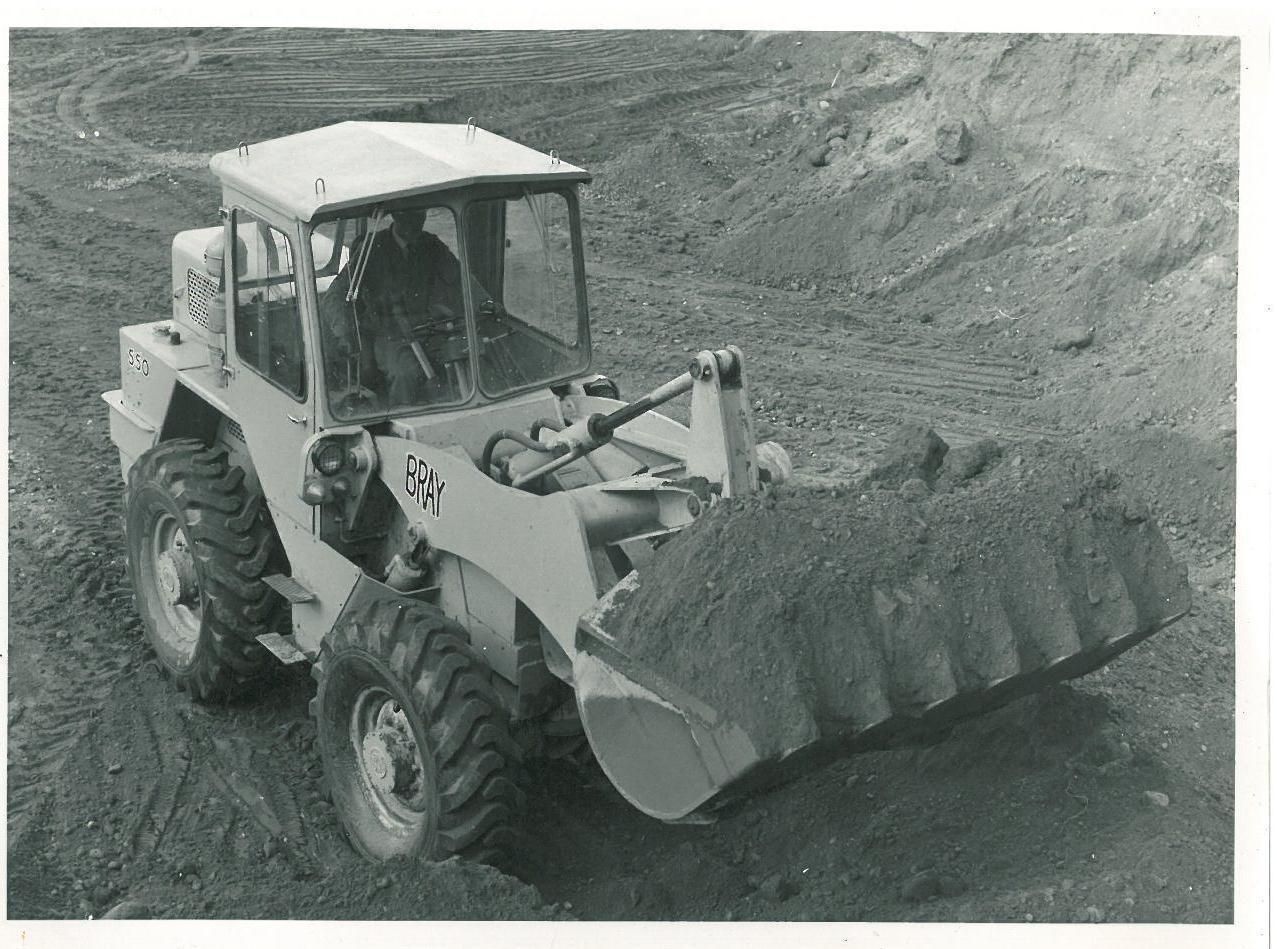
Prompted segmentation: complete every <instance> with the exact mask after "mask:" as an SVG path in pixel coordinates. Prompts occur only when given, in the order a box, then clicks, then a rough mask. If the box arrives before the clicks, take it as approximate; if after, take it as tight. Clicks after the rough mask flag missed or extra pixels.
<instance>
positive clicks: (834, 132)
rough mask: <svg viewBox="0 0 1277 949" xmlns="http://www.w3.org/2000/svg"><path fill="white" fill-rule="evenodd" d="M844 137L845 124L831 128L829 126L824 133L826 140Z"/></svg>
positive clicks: (845, 133)
mask: <svg viewBox="0 0 1277 949" xmlns="http://www.w3.org/2000/svg"><path fill="white" fill-rule="evenodd" d="M846 137H847V126H845V125H835V126H834V127H833V128H831V129H830V130H829V131H828V132H826V133H825V141H826V142H832V141H833V140H834V139H836V138H846Z"/></svg>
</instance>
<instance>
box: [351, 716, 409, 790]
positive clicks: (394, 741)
mask: <svg viewBox="0 0 1277 949" xmlns="http://www.w3.org/2000/svg"><path fill="white" fill-rule="evenodd" d="M360 752H361V754H362V756H363V764H364V769H365V771H366V772H367V774H368V778H369V780H370V781H371V782H372V784H373V786H374V787H375V788H376V789H377V790H378V791H380V792H381V793H382V794H395V795H400V796H403V795H405V794H410V793H411V792H412V790H413V788H414V785H415V784H416V783H417V782H418V779H419V776H420V775H419V772H420V766H419V765H418V763H417V755H416V747H415V746H414V745H413V742H412V740H411V739H410V738H409V737H408V736H406V735H405V734H404V733H403V732H402V731H400V730H399V729H398V728H396V727H394V726H393V725H384V724H383V725H381V726H380V727H378V728H377V729H376V730H374V731H371V732H369V733H368V734H367V735H365V736H364V740H363V742H362V745H361V747H360Z"/></svg>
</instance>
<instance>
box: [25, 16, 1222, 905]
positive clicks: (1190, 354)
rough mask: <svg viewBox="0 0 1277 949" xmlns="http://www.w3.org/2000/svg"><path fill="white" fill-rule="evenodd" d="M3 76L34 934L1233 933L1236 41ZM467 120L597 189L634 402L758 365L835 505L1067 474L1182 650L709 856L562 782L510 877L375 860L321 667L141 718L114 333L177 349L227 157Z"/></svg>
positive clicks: (144, 668) (1143, 658)
mask: <svg viewBox="0 0 1277 949" xmlns="http://www.w3.org/2000/svg"><path fill="white" fill-rule="evenodd" d="M9 80H10V87H9V88H10V113H9V163H10V164H9V173H10V194H9V200H10V204H9V226H10V272H9V275H10V366H9V371H10V395H11V403H10V404H11V408H10V446H9V447H10V471H9V484H10V488H9V497H8V502H9V523H10V533H9V590H10V601H9V644H10V653H9V744H8V749H9V755H8V763H9V771H8V775H9V777H8V781H9V785H8V787H9V796H8V801H9V810H8V825H7V826H8V881H9V886H8V914H9V916H10V917H11V918H32V917H43V918H85V917H89V916H100V915H102V914H103V913H104V912H105V911H107V910H108V909H110V908H111V907H112V906H116V905H117V904H119V903H120V902H121V901H124V900H130V901H134V902H136V903H138V904H142V905H143V906H144V909H138V911H139V912H146V913H148V914H150V915H156V916H164V917H219V918H225V917H252V918H279V917H293V918H334V917H335V918H444V917H462V918H536V917H541V918H566V917H576V918H581V919H716V920H721V919H778V920H816V919H823V920H878V921H881V920H949V921H955V920H958V921H961V920H984V921H1001V920H1009V921H1026V920H1029V921H1056V922H1070V921H1140V922H1149V921H1166V922H1213V923H1222V922H1228V921H1230V920H1231V919H1232V918H1233V912H1234V903H1233V895H1234V889H1233V886H1234V873H1233V849H1234V837H1233V834H1234V831H1233V828H1234V822H1233V812H1234V784H1233V780H1234V757H1233V748H1234V629H1233V599H1232V597H1233V592H1232V591H1233V583H1232V581H1233V570H1234V563H1235V561H1234V532H1235V524H1234V520H1233V511H1234V483H1235V471H1234V455H1235V439H1236V429H1235V422H1234V403H1235V399H1236V386H1235V372H1234V362H1235V347H1234V340H1235V312H1236V290H1235V287H1236V266H1237V167H1238V165H1237V157H1238V156H1237V142H1238V82H1239V62H1238V43H1237V41H1236V40H1232V39H1228V38H1212V37H1197V38H1183V37H1166V36H1162V37H1091V36H1059V35H1053V36H979V35H974V36H973V35H962V36H958V35H953V36H948V35H945V36H932V35H914V34H911V35H908V36H903V35H897V34H869V33H860V34H846V35H839V34H806V35H799V34H743V33H732V34H726V33H699V34H698V33H656V32H649V33H641V34H625V33H590V34H582V33H510V34H501V33H491V34H443V33H417V34H394V35H389V36H388V35H385V34H373V33H364V32H346V31H311V32H305V31H251V32H247V31H226V30H187V31H180V32H178V31H145V30H119V31H96V32H86V31H70V32H68V31H29V30H24V31H16V32H13V33H12V34H11V36H10V72H9ZM471 115H473V116H477V117H478V118H479V122H480V124H481V125H483V126H484V127H487V128H491V129H494V130H497V131H501V132H504V133H506V134H508V135H511V136H512V137H515V138H518V139H520V140H522V141H525V142H527V143H528V144H530V145H533V146H535V147H538V148H542V149H547V150H548V149H550V148H555V149H557V150H558V152H559V153H560V154H561V155H563V156H564V158H565V159H566V160H569V161H571V162H573V163H575V164H580V165H584V166H586V167H588V168H590V169H591V170H593V171H594V172H595V173H596V179H595V181H594V182H593V183H592V184H591V185H590V186H589V187H588V188H587V189H586V191H585V195H584V197H585V201H584V209H585V211H584V214H585V225H586V227H587V230H588V232H589V234H590V243H589V249H588V258H589V260H588V263H589V267H590V271H591V274H592V277H591V284H590V295H591V304H592V312H593V320H594V326H595V355H596V365H597V366H598V367H599V368H600V369H602V370H604V371H607V372H609V373H610V374H611V375H612V376H613V377H614V378H615V379H616V380H617V381H618V382H619V384H620V386H621V388H622V392H623V393H635V392H640V391H645V390H646V389H648V388H650V387H651V386H652V385H655V384H657V383H659V382H661V381H664V380H665V379H666V378H668V377H669V376H671V375H672V374H673V373H675V372H677V371H679V370H681V369H682V368H683V367H684V366H685V363H686V358H687V353H688V352H690V351H696V350H698V349H701V348H705V347H707V346H714V345H721V344H723V343H727V342H732V343H736V344H738V345H740V346H741V347H742V348H743V349H744V351H745V353H746V356H747V359H748V372H749V379H750V384H751V393H752V397H753V399H754V402H755V409H756V420H757V422H758V425H759V429H760V435H761V437H764V438H774V439H776V440H778V441H780V442H781V443H782V444H784V445H785V446H786V447H787V448H788V449H789V451H790V453H791V455H792V456H793V458H794V459H795V462H796V467H797V475H798V477H799V478H800V479H801V480H803V481H805V482H806V483H808V484H816V485H821V484H823V485H832V484H836V483H839V482H841V481H844V480H846V479H848V478H852V477H855V476H857V475H860V474H862V473H863V472H864V471H866V470H867V468H868V467H869V466H870V465H871V464H872V463H873V461H874V459H875V458H876V457H877V456H878V455H879V454H880V453H881V451H882V449H883V447H884V444H885V439H886V437H887V436H888V435H889V434H890V433H891V431H892V430H893V429H894V428H895V427H897V426H899V425H902V424H905V423H915V424H924V425H930V426H933V427H934V428H935V429H936V430H937V431H938V432H940V433H941V434H942V435H943V436H944V438H945V439H946V440H948V441H949V442H950V443H951V444H953V445H955V446H961V445H965V444H970V443H972V442H974V441H976V440H978V439H981V438H984V437H995V438H999V439H1025V438H1039V437H1040V438H1045V439H1047V440H1049V441H1051V442H1054V443H1060V444H1064V445H1067V446H1068V447H1070V448H1071V449H1074V450H1078V451H1082V452H1085V453H1087V454H1089V455H1091V456H1092V457H1093V458H1094V459H1095V460H1097V461H1098V462H1099V463H1101V464H1105V465H1108V466H1110V467H1112V468H1114V469H1115V470H1117V471H1118V472H1119V473H1120V475H1121V477H1122V478H1123V481H1124V482H1125V483H1127V484H1129V485H1138V486H1140V490H1141V491H1142V493H1143V494H1144V495H1145V496H1146V498H1147V499H1148V501H1149V504H1150V505H1151V508H1152V510H1153V511H1154V513H1155V515H1156V517H1157V519H1158V521H1159V523H1160V525H1161V527H1162V530H1163V532H1164V533H1165V535H1166V537H1167V540H1168V542H1169V544H1170V546H1171V550H1172V552H1173V553H1174V554H1175V556H1176V557H1177V558H1179V559H1180V560H1181V561H1182V562H1184V563H1185V564H1186V565H1187V566H1188V569H1189V577H1190V581H1191V583H1192V585H1193V596H1194V607H1193V611H1192V614H1191V615H1190V616H1189V617H1188V618H1186V619H1185V620H1183V621H1181V622H1179V623H1177V624H1175V625H1174V626H1172V627H1170V628H1168V629H1167V630H1165V631H1163V632H1161V633H1159V634H1158V635H1156V636H1155V637H1153V638H1152V639H1150V640H1149V641H1147V642H1146V643H1144V644H1142V645H1140V646H1139V647H1137V648H1135V649H1133V650H1132V651H1131V652H1129V653H1127V654H1125V655H1123V656H1121V657H1119V658H1118V659H1117V660H1115V661H1114V662H1112V663H1111V664H1109V665H1107V666H1105V667H1104V668H1103V669H1101V670H1099V671H1097V672H1096V673H1094V674H1092V675H1090V676H1088V677H1086V678H1084V679H1081V680H1078V681H1076V682H1074V683H1072V684H1069V685H1067V686H1060V687H1057V688H1054V689H1051V690H1049V691H1047V692H1046V693H1043V694H1041V695H1039V696H1036V697H1032V698H1029V699H1025V700H1023V701H1020V702H1017V703H1015V704H1014V705H1011V706H1008V707H1006V708H1004V709H1002V710H1000V711H998V712H996V713H994V714H991V715H989V716H986V717H984V718H981V719H978V720H974V721H972V722H970V723H968V724H965V725H963V726H961V727H960V728H958V729H957V730H956V731H955V733H954V735H953V736H952V737H951V738H950V739H949V740H948V741H946V742H943V743H941V744H937V745H935V746H934V747H931V748H926V749H922V750H911V751H886V752H875V753H868V754H863V755H859V756H856V757H853V758H849V759H846V760H844V761H841V762H839V763H836V764H834V765H830V766H829V767H827V768H825V769H823V770H821V771H818V772H816V773H813V774H810V775H808V776H806V777H804V778H803V779H802V780H800V781H798V782H796V783H794V784H791V785H788V786H786V787H783V788H780V789H777V790H774V791H772V792H769V793H767V794H763V795H760V796H758V797H756V798H754V799H752V800H751V801H749V802H748V803H747V804H745V805H744V806H742V807H739V808H737V809H736V810H735V811H732V812H729V813H727V814H725V815H724V816H722V817H721V818H720V819H719V820H718V822H717V823H716V824H714V825H712V826H667V825H663V824H660V823H656V822H653V821H651V820H650V819H648V818H645V817H644V816H642V815H641V814H639V813H638V812H636V811H634V810H633V809H632V808H630V807H629V806H628V805H626V804H625V803H624V802H623V801H622V800H621V799H620V798H619V796H618V795H616V794H615V793H614V792H613V791H611V790H610V788H609V787H608V786H607V785H606V784H605V783H603V782H602V780H601V778H599V776H598V775H597V773H596V772H593V771H591V770H589V769H586V770H577V769H574V768H571V767H568V766H566V765H560V766H546V767H544V768H542V769H540V770H539V771H538V773H536V774H535V775H534V776H533V778H534V780H533V782H532V784H531V787H530V803H529V809H528V813H527V816H526V819H525V826H524V830H525V833H526V837H527V839H528V841H529V844H528V847H527V851H526V853H525V854H524V855H523V856H522V858H521V861H520V865H519V866H518V867H517V868H516V870H517V874H518V877H519V879H516V878H514V877H510V876H503V875H501V874H499V873H498V872H497V871H495V870H490V869H485V868H479V867H469V866H461V865H457V864H445V865H441V866H434V867H419V868H404V867H379V866H372V865H369V864H366V863H364V862H362V861H361V860H360V859H359V858H357V857H356V856H355V855H354V854H353V852H352V851H351V850H350V849H349V847H348V846H347V845H346V843H345V842H344V840H343V839H342V837H341V835H340V833H339V831H338V829H337V827H336V825H335V822H334V819H333V816H332V813H331V805H330V804H329V803H328V802H327V801H326V800H325V799H324V797H323V795H322V794H321V793H320V790H319V787H318V783H317V776H318V773H319V765H318V760H317V757H316V754H315V751H314V748H313V731H312V729H311V727H310V725H309V724H308V721H307V718H306V702H307V700H308V698H309V696H310V694H311V689H312V686H311V684H310V681H309V679H308V678H307V677H306V676H305V675H304V674H302V673H296V672H281V673H279V675H278V676H277V677H276V678H275V680H274V681H273V682H272V683H271V685H273V686H274V688H271V689H268V690H267V691H265V692H264V693H263V695H262V697H261V698H260V699H259V700H257V701H254V702H251V703H245V704H239V705H234V706H230V707H204V706H199V705H194V704H191V703H190V702H189V701H188V700H187V699H186V698H185V697H184V696H182V695H180V694H176V693H174V692H173V691H171V690H170V688H169V687H168V685H167V683H165V682H163V681H162V680H161V679H160V677H159V675H158V672H157V670H156V668H155V666H154V663H153V662H152V660H151V659H150V658H149V656H148V653H147V651H146V649H145V648H144V647H143V645H142V643H141V636H140V629H139V623H138V621H137V619H136V618H135V616H134V613H133V609H132V605H131V600H130V596H131V594H130V590H129V589H128V585H127V580H126V579H125V575H124V570H123V558H122V543H121V536H120V528H119V517H120V513H121V511H120V498H121V493H122V491H121V484H120V480H119V470H118V464H117V461H116V456H115V452H114V451H113V448H112V445H111V443H110V440H109V434H108V431H107V425H106V411H105V407H104V406H103V405H102V403H101V401H100V400H99V393H101V392H102V391H104V390H107V389H110V388H113V387H115V386H116V385H118V379H119V371H120V370H119V356H118V351H117V350H118V347H117V330H118V328H119V327H120V326H122V325H125V324H130V323H135V322H140V321H144V320H151V319H155V318H158V317H160V316H162V315H164V314H166V313H167V312H168V311H169V298H168V294H169V289H168V288H169V282H168V281H169V268H170V258H169V253H170V250H169V242H170V240H171V238H172V235H173V234H175V233H176V232H177V231H179V230H182V229H185V228H189V227H195V226H205V225H208V224H211V223H213V222H214V221H215V219H216V208H217V204H218V201H219V195H218V193H217V191H216V189H215V187H214V184H213V181H212V179H211V176H210V175H209V174H208V172H207V170H206V167H207V160H208V156H209V154H210V153H212V152H213V151H217V150H222V149H225V148H227V147H230V146H233V145H234V144H235V143H237V142H239V141H250V142H251V141H255V140H259V139H262V138H266V137H271V136H274V135H278V134H282V133H285V132H290V131H296V130H300V129H302V128H306V127H311V126H315V125H320V124H325V123H328V122H332V121H338V120H342V119H348V118H358V117H365V118H397V119H414V118H415V119H438V120H448V121H465V119H466V118H467V117H468V116H471ZM958 120H961V121H962V122H964V123H965V126H966V134H965V135H962V134H960V128H959V127H958V126H957V125H956V124H955V123H956V121H958ZM938 130H942V134H941V140H940V141H939V142H938V140H937V131H938ZM945 130H947V131H945ZM963 148H968V149H969V154H967V155H966V156H965V157H963V158H962V160H961V161H958V162H956V163H953V162H951V161H950V160H948V159H955V158H959V157H962V156H961V155H960V151H961V150H962V149H963ZM940 152H943V153H944V154H943V156H942V155H941V154H940ZM1070 342H1073V343H1076V345H1069V343H1070ZM1150 792H1152V793H1150ZM281 881H283V885H280V884H281Z"/></svg>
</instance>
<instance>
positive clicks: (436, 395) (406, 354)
mask: <svg viewBox="0 0 1277 949" xmlns="http://www.w3.org/2000/svg"><path fill="white" fill-rule="evenodd" d="M311 252H312V254H313V255H314V260H315V282H316V291H317V298H318V302H319V324H320V337H321V340H322V345H323V350H324V375H325V379H326V381H327V390H328V401H329V405H330V407H331V408H332V411H333V414H334V415H335V416H336V417H337V418H339V419H351V418H357V417H365V416H368V415H372V414H385V413H390V412H403V411H405V410H410V409H418V408H423V407H426V406H430V407H438V406H446V405H456V404H457V403H460V402H464V401H466V400H467V399H468V398H469V397H470V394H471V392H472V391H473V389H474V380H473V379H472V372H471V369H470V341H469V335H468V333H467V331H466V318H465V313H466V310H465V300H464V293H463V290H462V284H461V265H460V264H459V263H458V257H457V226H456V219H455V217H454V216H453V213H452V211H451V210H450V209H448V208H446V207H426V206H423V207H415V208H399V209H396V210H393V211H390V212H385V211H383V210H382V209H380V208H374V209H371V210H362V211H360V212H358V213H355V214H352V215H351V216H349V217H343V218H338V219H337V220H334V221H327V222H325V223H323V224H321V225H319V226H318V227H317V228H316V229H315V230H314V231H313V232H312V234H311Z"/></svg>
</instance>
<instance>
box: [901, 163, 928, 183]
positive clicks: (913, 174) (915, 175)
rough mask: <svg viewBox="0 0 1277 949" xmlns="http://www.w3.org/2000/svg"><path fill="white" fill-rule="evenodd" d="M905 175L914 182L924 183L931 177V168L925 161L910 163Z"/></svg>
mask: <svg viewBox="0 0 1277 949" xmlns="http://www.w3.org/2000/svg"><path fill="white" fill-rule="evenodd" d="M905 173H906V174H907V175H908V176H909V177H910V178H911V179H912V180H914V181H926V180H927V179H929V178H930V177H931V168H930V167H928V165H927V163H926V162H925V161H911V162H909V164H908V166H907V167H906V169H905Z"/></svg>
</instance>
